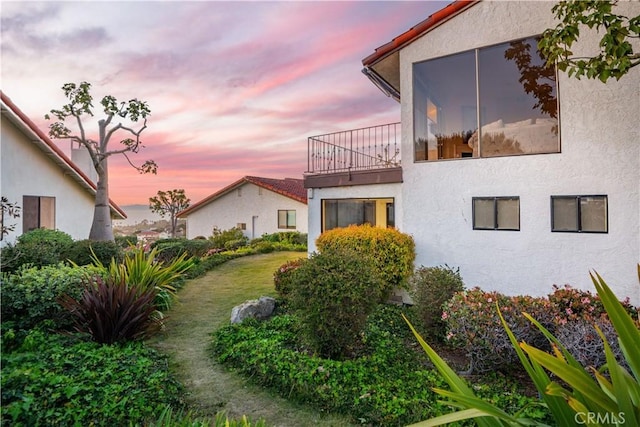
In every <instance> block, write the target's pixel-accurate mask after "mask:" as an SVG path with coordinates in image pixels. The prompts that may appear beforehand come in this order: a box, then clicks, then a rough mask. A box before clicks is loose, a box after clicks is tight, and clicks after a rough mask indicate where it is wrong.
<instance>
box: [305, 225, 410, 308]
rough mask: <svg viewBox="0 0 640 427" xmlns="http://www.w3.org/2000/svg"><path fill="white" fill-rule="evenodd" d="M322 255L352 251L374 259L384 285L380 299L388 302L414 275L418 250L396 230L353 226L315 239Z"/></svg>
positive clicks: (406, 237) (406, 235) (408, 236)
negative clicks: (395, 291)
mask: <svg viewBox="0 0 640 427" xmlns="http://www.w3.org/2000/svg"><path fill="white" fill-rule="evenodd" d="M316 246H317V248H318V251H319V252H321V253H322V252H331V251H338V250H341V249H349V250H352V251H355V252H356V253H358V254H361V255H363V256H370V257H371V258H372V259H373V263H374V265H375V268H376V270H377V272H378V274H379V275H380V277H381V279H382V280H383V281H384V282H385V284H384V288H383V289H382V293H381V296H382V298H383V299H386V298H388V297H389V295H390V294H391V291H392V290H393V288H395V287H399V288H406V286H407V279H408V278H409V276H411V274H412V273H413V262H414V261H415V258H416V249H415V243H414V241H413V238H412V237H411V236H410V235H408V234H404V233H401V232H400V231H398V230H396V229H395V228H378V227H372V226H371V225H368V224H365V225H357V226H356V225H352V226H349V227H346V228H334V229H332V230H329V231H325V232H324V233H322V234H321V235H320V236H319V237H318V239H317V240H316Z"/></svg>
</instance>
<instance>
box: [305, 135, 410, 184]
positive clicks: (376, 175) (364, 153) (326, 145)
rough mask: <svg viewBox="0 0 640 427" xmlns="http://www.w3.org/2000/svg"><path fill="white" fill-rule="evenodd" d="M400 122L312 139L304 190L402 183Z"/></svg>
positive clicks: (309, 142)
mask: <svg viewBox="0 0 640 427" xmlns="http://www.w3.org/2000/svg"><path fill="white" fill-rule="evenodd" d="M400 141H401V138H400V123H390V124H386V125H381V126H372V127H367V128H362V129H353V130H348V131H342V132H336V133H329V134H325V135H318V136H312V137H309V139H308V145H307V151H308V157H307V171H306V172H305V176H304V183H305V187H307V188H312V187H313V188H322V187H339V186H346V185H365V184H384V183H393V182H402V168H401V166H400V160H401V159H400Z"/></svg>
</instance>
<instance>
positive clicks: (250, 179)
mask: <svg viewBox="0 0 640 427" xmlns="http://www.w3.org/2000/svg"><path fill="white" fill-rule="evenodd" d="M247 183H250V184H254V185H257V186H258V187H261V188H264V189H267V190H269V191H273V192H274V193H277V194H281V195H283V196H285V197H289V198H290V199H293V200H296V201H298V202H300V203H304V204H305V205H306V204H307V190H306V189H305V188H304V180H303V179H297V178H285V179H274V178H261V177H259V176H245V177H243V178H241V179H239V180H237V181H236V182H234V183H233V184H230V185H228V186H226V187H224V188H223V189H221V190H219V191H216V192H215V193H213V194H212V195H210V196H208V197H205V198H204V199H202V200H200V201H199V202H197V203H194V204H193V205H191V206H190V207H188V208H187V209H185V210H183V211H182V212H180V213H178V217H180V218H184V217H185V216H188V215H189V214H190V213H193V212H194V211H196V210H198V209H200V208H202V207H204V206H206V205H208V204H209V203H211V202H213V201H214V200H216V199H218V198H220V197H222V196H224V195H225V194H227V193H229V192H231V191H233V190H235V189H236V188H238V187H240V186H242V185H244V184H247Z"/></svg>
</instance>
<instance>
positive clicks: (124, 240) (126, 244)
mask: <svg viewBox="0 0 640 427" xmlns="http://www.w3.org/2000/svg"><path fill="white" fill-rule="evenodd" d="M115 239H116V244H117V245H118V246H120V247H121V248H122V249H128V248H130V247H131V246H136V245H137V244H138V236H137V235H135V234H130V235H128V236H116V238H115Z"/></svg>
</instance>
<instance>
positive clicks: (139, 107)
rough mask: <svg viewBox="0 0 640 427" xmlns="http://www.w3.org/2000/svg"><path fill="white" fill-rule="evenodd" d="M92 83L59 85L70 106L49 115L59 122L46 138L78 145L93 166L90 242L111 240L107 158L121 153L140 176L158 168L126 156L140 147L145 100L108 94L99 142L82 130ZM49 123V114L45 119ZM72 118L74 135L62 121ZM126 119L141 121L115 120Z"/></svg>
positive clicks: (147, 112)
mask: <svg viewBox="0 0 640 427" xmlns="http://www.w3.org/2000/svg"><path fill="white" fill-rule="evenodd" d="M90 88H91V84H90V83H87V82H82V83H80V84H79V85H76V84H75V83H66V84H64V85H63V86H62V90H63V91H64V94H65V96H66V97H67V98H68V99H69V103H68V104H65V105H63V106H62V108H61V109H59V110H51V114H52V115H53V116H54V117H55V118H56V119H57V120H58V121H56V122H54V123H52V124H51V125H49V136H50V137H51V138H56V139H68V140H71V141H73V142H77V143H78V144H80V145H81V146H83V147H84V148H86V149H87V151H88V152H89V156H90V157H91V161H92V163H93V167H94V168H95V170H96V173H97V176H98V182H97V183H96V187H97V188H96V200H95V208H94V213H93V223H92V224H91V231H90V233H89V239H91V240H111V241H113V240H114V238H113V229H112V227H111V210H110V207H109V169H108V159H109V157H110V156H112V155H114V154H122V155H123V156H124V157H125V158H126V159H127V161H128V162H129V164H130V165H131V166H132V167H134V168H135V169H137V170H138V171H139V172H140V173H154V174H155V173H156V169H157V167H158V166H157V165H156V163H155V162H154V161H153V160H147V161H146V162H144V163H143V164H142V165H141V166H136V165H134V164H133V163H132V162H131V160H130V159H129V153H137V152H138V151H139V150H140V148H142V147H143V145H142V142H141V141H140V134H142V132H143V131H144V130H145V129H146V128H147V117H148V116H149V115H150V114H151V110H149V107H148V106H147V103H146V102H144V101H138V100H137V99H131V100H129V101H128V102H118V101H117V100H116V98H114V97H113V96H111V95H107V96H105V97H103V98H102V100H101V101H100V104H101V105H102V109H103V112H104V114H105V116H106V117H105V118H103V119H100V120H98V139H97V140H94V139H91V138H90V137H89V136H88V135H87V132H86V130H85V125H84V123H83V121H82V120H83V118H85V116H87V115H88V116H91V117H93V108H94V107H93V104H92V102H93V97H92V96H91V94H90V91H89V90H90ZM45 118H46V119H47V120H51V118H50V116H49V114H47V115H46V116H45ZM67 118H72V120H75V123H76V126H77V132H76V133H73V132H72V131H71V130H70V129H69V128H68V127H67V126H66V125H65V123H64V122H65V120H66V119H67ZM125 118H127V119H128V120H129V121H130V122H132V123H138V122H139V121H141V122H142V125H141V126H140V128H138V129H134V128H133V127H129V126H125V125H123V124H122V123H121V122H118V123H117V124H116V123H115V122H114V119H116V120H119V119H125ZM118 131H120V132H125V133H126V134H128V137H126V138H124V139H121V140H119V141H118V143H119V145H118V146H116V147H114V148H112V149H110V147H109V143H110V142H111V138H112V137H113V135H114V134H115V133H116V132H118Z"/></svg>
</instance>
